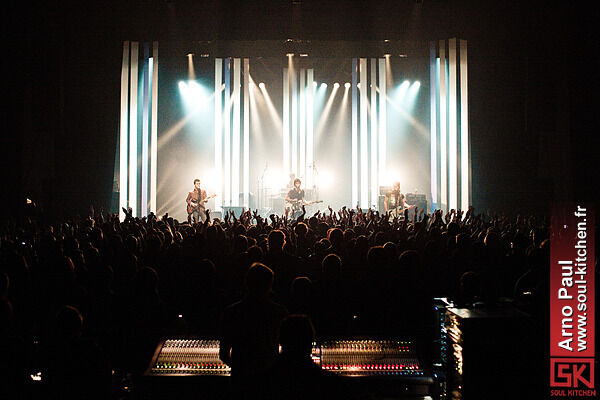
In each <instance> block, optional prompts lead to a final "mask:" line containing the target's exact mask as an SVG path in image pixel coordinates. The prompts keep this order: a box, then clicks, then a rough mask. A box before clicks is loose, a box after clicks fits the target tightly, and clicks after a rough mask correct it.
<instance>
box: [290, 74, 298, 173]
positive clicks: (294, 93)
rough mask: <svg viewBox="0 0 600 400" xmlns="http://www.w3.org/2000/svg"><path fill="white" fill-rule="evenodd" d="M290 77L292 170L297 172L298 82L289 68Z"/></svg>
mask: <svg viewBox="0 0 600 400" xmlns="http://www.w3.org/2000/svg"><path fill="white" fill-rule="evenodd" d="M290 74H291V79H292V172H293V173H295V174H296V175H299V172H298V82H297V80H296V71H295V70H292V69H290Z"/></svg>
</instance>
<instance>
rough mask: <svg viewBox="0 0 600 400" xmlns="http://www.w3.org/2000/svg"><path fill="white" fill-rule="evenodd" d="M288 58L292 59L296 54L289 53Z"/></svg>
mask: <svg viewBox="0 0 600 400" xmlns="http://www.w3.org/2000/svg"><path fill="white" fill-rule="evenodd" d="M286 56H288V57H290V58H291V57H294V53H287V54H286Z"/></svg>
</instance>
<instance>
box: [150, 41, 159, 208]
mask: <svg viewBox="0 0 600 400" xmlns="http://www.w3.org/2000/svg"><path fill="white" fill-rule="evenodd" d="M150 71H151V73H150V76H151V77H152V116H151V117H150V118H151V121H150V212H152V213H154V214H156V179H157V168H156V163H157V161H158V160H157V153H158V142H157V140H158V42H154V43H152V58H151V59H150Z"/></svg>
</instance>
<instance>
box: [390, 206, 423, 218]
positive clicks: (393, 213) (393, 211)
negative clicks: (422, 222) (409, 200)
mask: <svg viewBox="0 0 600 400" xmlns="http://www.w3.org/2000/svg"><path fill="white" fill-rule="evenodd" d="M416 206H417V205H416V204H413V205H411V206H408V207H400V206H398V207H396V208H392V209H391V210H390V211H389V212H390V216H392V217H398V216H401V215H403V213H404V211H406V210H412V209H413V208H415V207H416Z"/></svg>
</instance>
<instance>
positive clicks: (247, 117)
mask: <svg viewBox="0 0 600 400" xmlns="http://www.w3.org/2000/svg"><path fill="white" fill-rule="evenodd" d="M243 86H244V167H243V171H244V174H243V193H244V204H243V205H244V207H248V208H249V207H250V202H249V200H250V199H249V198H248V197H249V193H250V60H249V59H247V58H244V85H243Z"/></svg>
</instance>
